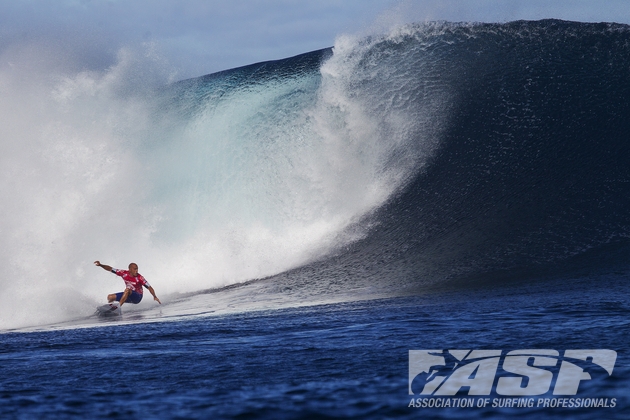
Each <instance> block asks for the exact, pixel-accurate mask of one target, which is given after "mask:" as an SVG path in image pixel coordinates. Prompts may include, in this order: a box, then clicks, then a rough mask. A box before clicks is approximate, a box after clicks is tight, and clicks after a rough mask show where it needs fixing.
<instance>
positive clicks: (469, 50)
mask: <svg viewBox="0 0 630 420" xmlns="http://www.w3.org/2000/svg"><path fill="white" fill-rule="evenodd" d="M420 45H422V46H423V47H422V48H423V51H424V56H425V59H426V60H429V61H432V62H433V64H432V65H433V66H435V67H438V68H440V69H441V71H440V72H439V83H443V84H446V85H448V86H449V88H450V92H451V95H452V96H451V98H450V99H451V100H452V101H453V102H452V103H451V104H450V106H451V108H450V109H449V112H450V114H449V116H448V119H447V126H446V128H445V129H444V130H443V131H441V132H440V147H439V150H438V151H437V152H436V153H435V154H434V155H433V156H432V158H431V160H430V163H429V164H428V165H427V167H426V168H425V170H423V171H419V172H417V173H416V175H415V176H414V178H413V180H412V181H411V182H409V183H408V184H406V186H405V187H404V188H402V189H401V190H400V191H399V193H398V194H396V195H395V196H394V198H392V199H391V200H390V201H389V202H388V203H387V205H385V206H384V207H382V208H381V209H379V210H378V212H376V214H375V215H374V217H373V223H375V225H376V226H375V227H374V228H373V229H372V231H371V232H370V235H369V238H367V239H366V240H364V241H362V242H361V243H359V244H355V246H354V247H352V248H350V249H349V250H348V251H347V252H345V253H340V254H338V255H336V256H335V257H334V258H333V259H331V260H330V261H327V262H325V263H323V264H320V265H318V266H317V267H314V271H317V272H320V273H321V272H322V270H323V271H325V272H326V273H327V277H329V278H334V277H337V278H338V277H339V276H344V277H346V279H347V280H348V281H349V282H353V281H355V282H356V283H359V284H363V285H371V286H372V285H379V284H381V285H384V286H385V287H386V288H389V289H390V290H391V287H392V283H393V284H395V285H396V287H395V289H404V288H407V289H411V290H414V289H417V288H420V289H422V288H424V287H425V286H427V285H429V284H436V283H444V282H445V281H449V280H450V281H454V282H456V283H460V282H462V281H464V282H467V281H470V280H474V279H476V280H482V281H504V280H509V279H520V280H526V279H528V278H529V279H531V278H533V277H540V276H563V275H567V274H568V273H574V274H575V273H577V272H578V271H579V272H580V273H590V274H593V273H602V272H617V273H619V272H620V271H621V272H623V271H625V272H626V273H627V271H628V268H629V266H630V241H629V233H630V212H628V208H630V207H629V204H630V201H629V198H630V142H629V137H628V136H629V133H630V105H629V103H628V98H629V97H630V84H629V83H628V82H629V81H630V60H629V57H630V55H629V54H628V53H629V52H630V50H629V49H630V30H629V28H628V27H627V26H623V25H614V24H582V23H571V22H563V21H556V20H545V21H539V22H513V23H508V24H475V25H452V24H436V25H417V26H410V27H407V28H405V29H404V30H402V31H400V32H398V34H397V35H396V36H394V37H392V36H386V37H383V38H382V39H379V40H377V41H373V45H372V46H371V54H372V55H374V56H381V55H382V56H386V57H387V56H389V55H392V54H394V55H395V54H399V53H400V52H404V51H409V50H410V49H414V47H412V46H420ZM431 80H432V79H430V78H425V77H420V78H419V79H417V80H416V81H415V84H416V85H422V84H426V83H429V82H430V81H431ZM311 275H312V273H311ZM320 275H321V274H320ZM358 277H361V278H362V279H361V280H358ZM364 280H366V281H364Z"/></svg>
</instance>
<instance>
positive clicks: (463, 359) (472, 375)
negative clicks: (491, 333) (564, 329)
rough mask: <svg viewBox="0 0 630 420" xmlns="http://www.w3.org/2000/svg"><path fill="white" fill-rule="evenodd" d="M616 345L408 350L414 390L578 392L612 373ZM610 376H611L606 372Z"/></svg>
mask: <svg viewBox="0 0 630 420" xmlns="http://www.w3.org/2000/svg"><path fill="white" fill-rule="evenodd" d="M616 360H617V352H616V351H614V350H605V349H599V350H564V352H563V354H562V355H561V354H560V351H558V350H551V349H548V350H512V351H508V352H506V353H505V354H504V352H503V350H409V395H423V396H428V395H430V396H449V397H450V396H455V395H459V396H461V395H470V396H488V395H490V394H491V393H493V392H494V393H496V394H497V395H501V396H510V397H527V396H539V395H543V394H547V393H548V392H549V391H550V390H551V391H552V394H553V395H554V396H571V395H576V394H577V392H578V389H579V387H580V384H582V383H583V382H585V381H589V380H591V379H593V376H596V377H598V379H599V378H602V377H604V378H605V377H608V376H610V375H612V373H613V369H614V367H615V362H616ZM606 375H607V376H606Z"/></svg>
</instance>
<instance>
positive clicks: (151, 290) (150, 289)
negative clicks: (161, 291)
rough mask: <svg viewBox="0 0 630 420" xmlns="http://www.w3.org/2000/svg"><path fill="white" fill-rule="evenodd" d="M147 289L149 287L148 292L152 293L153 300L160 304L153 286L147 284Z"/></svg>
mask: <svg viewBox="0 0 630 420" xmlns="http://www.w3.org/2000/svg"><path fill="white" fill-rule="evenodd" d="M147 289H149V292H151V294H152V295H153V300H154V301H156V302H157V303H159V304H160V305H161V304H162V302H160V299H158V297H157V296H156V295H155V290H153V287H151V286H149V287H147Z"/></svg>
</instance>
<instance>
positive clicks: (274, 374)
mask: <svg viewBox="0 0 630 420" xmlns="http://www.w3.org/2000/svg"><path fill="white" fill-rule="evenodd" d="M578 280H579V281H578ZM592 280H597V281H598V282H600V285H599V286H598V287H591V286H589V285H588V282H589V281H592ZM618 280H619V279H618V278H616V277H614V276H611V277H608V278H601V279H570V278H568V279H565V280H564V281H562V282H546V283H544V284H534V285H531V286H529V287H523V286H514V285H512V286H506V287H504V288H501V289H499V290H497V289H492V288H485V287H479V288H474V289H471V290H469V291H468V292H467V293H466V294H465V295H462V294H456V293H453V292H452V291H447V290H445V291H441V292H433V293H429V294H426V295H424V296H412V297H400V298H392V299H381V300H373V301H362V302H350V303H339V304H331V305H323V306H313V307H303V308H292V309H281V310H273V311H259V312H249V313H243V314H234V315H225V316H210V317H205V318H199V319H194V320H180V321H177V320H175V321H172V322H153V323H139V324H128V325H122V326H120V325H116V326H107V323H104V324H103V326H102V327H96V328H84V329H67V330H60V331H44V332H30V333H17V332H15V333H6V334H3V335H2V336H0V360H1V363H0V378H1V379H0V410H1V412H2V417H3V418H23V419H27V418H266V419H276V418H374V419H381V418H418V417H421V418H427V417H430V418H470V417H485V418H505V417H512V416H514V417H520V418H584V419H589V418H611V419H612V418H617V419H623V418H627V417H628V416H629V415H630V397H628V393H627V389H628V387H629V386H630V357H629V356H628V354H629V353H628V351H629V350H630V341H629V339H628V335H627V328H628V324H629V321H628V317H629V316H630V298H629V297H628V296H629V294H628V292H629V291H630V290H628V286H627V285H624V284H623V283H622V284H621V285H620V284H619V282H618ZM454 348H456V349H501V350H515V349H530V348H534V349H557V350H565V349H582V348H588V349H590V348H597V349H600V348H601V349H613V350H616V351H617V352H618V359H617V362H616V365H615V368H614V371H613V374H612V376H610V377H608V376H607V375H605V374H604V375H602V374H601V372H598V375H595V374H593V379H592V380H590V381H582V383H581V385H580V388H579V392H578V394H577V395H576V397H582V398H596V397H597V398H608V399H609V400H611V399H612V398H616V407H615V408H597V409H590V410H589V409H576V408H573V409H570V408H554V409H550V408H548V409H535V408H533V409H532V408H512V409H499V408H491V407H489V408H486V409H484V408H477V407H474V408H440V409H428V408H413V407H408V405H409V402H410V400H411V399H412V398H417V397H418V395H416V396H410V395H408V393H407V375H408V351H409V350H413V349H416V350H420V349H454ZM462 397H467V395H462ZM497 397H501V396H498V395H496V394H493V395H490V398H497ZM540 397H553V396H552V395H549V393H548V394H546V395H542V396H540Z"/></svg>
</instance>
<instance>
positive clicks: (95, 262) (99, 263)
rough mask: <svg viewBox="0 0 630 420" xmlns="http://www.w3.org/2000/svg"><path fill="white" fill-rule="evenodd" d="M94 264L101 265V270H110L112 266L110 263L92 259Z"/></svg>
mask: <svg viewBox="0 0 630 420" xmlns="http://www.w3.org/2000/svg"><path fill="white" fill-rule="evenodd" d="M94 265H95V266H97V267H102V268H103V270H107V271H112V266H111V265H106V264H101V262H100V261H94Z"/></svg>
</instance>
